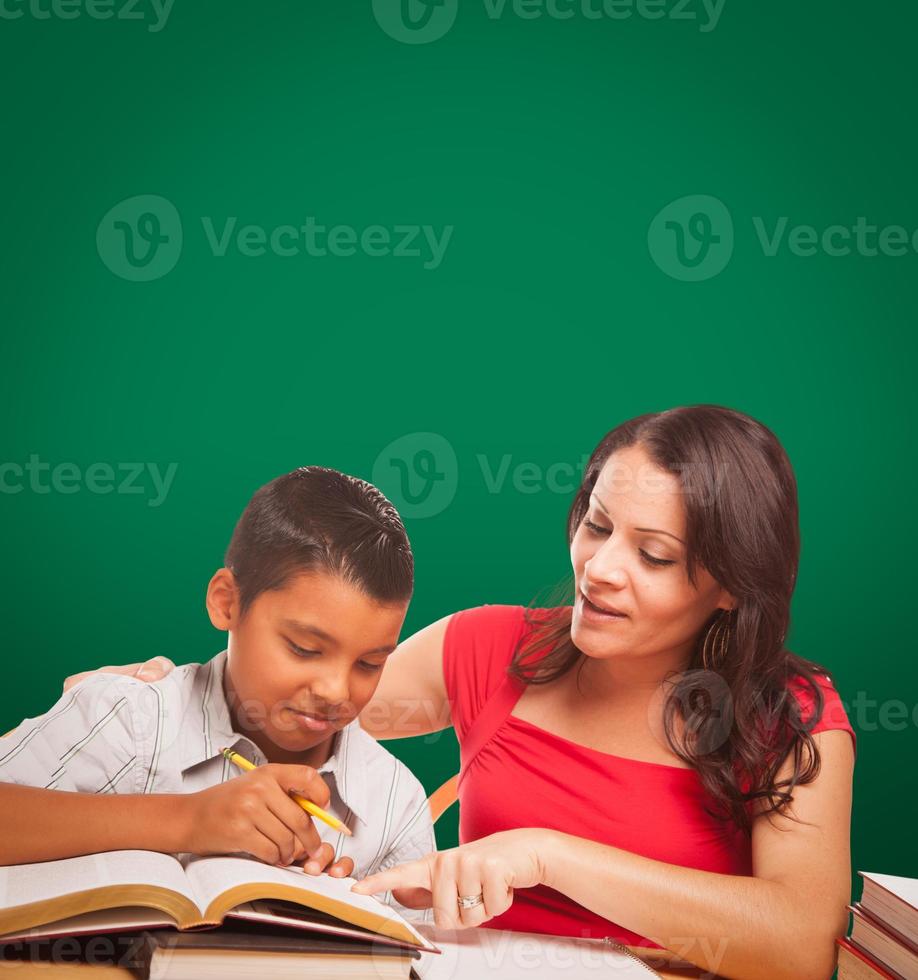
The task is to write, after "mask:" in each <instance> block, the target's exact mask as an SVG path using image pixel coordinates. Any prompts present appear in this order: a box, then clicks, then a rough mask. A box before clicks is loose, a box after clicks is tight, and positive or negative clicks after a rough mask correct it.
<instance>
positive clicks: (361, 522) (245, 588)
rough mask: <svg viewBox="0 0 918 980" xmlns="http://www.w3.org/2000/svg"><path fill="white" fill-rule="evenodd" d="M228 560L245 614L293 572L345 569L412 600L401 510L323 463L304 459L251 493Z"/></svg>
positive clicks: (384, 596) (377, 593) (382, 594)
mask: <svg viewBox="0 0 918 980" xmlns="http://www.w3.org/2000/svg"><path fill="white" fill-rule="evenodd" d="M224 564H225V565H226V567H227V568H228V569H229V570H230V571H231V572H232V573H233V575H234V576H235V579H236V584H237V586H238V587H239V594H240V607H241V612H242V614H243V615H244V614H245V611H246V610H247V609H248V607H249V606H250V605H251V604H252V602H253V601H254V600H255V599H256V598H257V597H258V596H259V595H261V593H262V592H266V591H268V590H269V589H280V588H283V586H284V584H285V583H286V581H287V579H289V578H290V576H291V575H295V574H297V573H300V572H310V571H314V570H320V571H325V572H330V573H332V574H336V575H340V576H341V578H342V579H343V580H344V581H346V582H348V583H349V584H351V585H354V586H356V587H357V588H358V589H360V590H361V591H362V592H364V593H365V594H366V595H368V596H369V597H370V598H372V599H375V600H377V601H378V602H407V601H408V600H409V599H410V598H411V593H412V590H413V588H414V557H413V555H412V553H411V545H410V543H409V541H408V535H407V534H406V532H405V527H404V525H403V524H402V520H401V518H400V517H399V516H398V511H397V510H396V509H395V508H394V507H393V506H392V504H391V503H390V502H389V501H388V500H387V499H386V497H385V496H384V495H383V494H382V493H380V491H379V490H377V489H376V487H374V486H373V485H372V484H370V483H367V482H366V481H365V480H360V479H358V478H357V477H354V476H347V475H346V474H344V473H339V472H338V471H337V470H331V469H326V468H325V467H322V466H301V467H299V468H298V469H295V470H294V471H293V472H292V473H285V474H284V475H283V476H279V477H277V479H275V480H272V481H271V482H270V483H266V484H265V485H264V486H263V487H261V489H260V490H258V491H256V493H255V495H254V496H253V497H252V499H251V500H250V501H249V503H248V505H247V506H246V508H245V510H244V511H243V512H242V516H241V517H240V518H239V522H238V523H237V524H236V529H235V530H234V531H233V537H232V540H231V541H230V543H229V547H228V548H227V549H226V554H225V556H224Z"/></svg>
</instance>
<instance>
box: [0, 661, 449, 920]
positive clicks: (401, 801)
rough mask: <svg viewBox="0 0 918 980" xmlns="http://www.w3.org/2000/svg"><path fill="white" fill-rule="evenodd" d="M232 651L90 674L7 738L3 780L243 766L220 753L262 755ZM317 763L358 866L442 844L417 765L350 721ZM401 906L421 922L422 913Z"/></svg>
mask: <svg viewBox="0 0 918 980" xmlns="http://www.w3.org/2000/svg"><path fill="white" fill-rule="evenodd" d="M225 667H226V651H225V650H224V651H223V652H222V653H220V654H218V655H217V656H216V657H214V658H213V659H212V660H211V661H209V662H208V663H206V664H185V665H183V666H180V667H176V668H175V670H173V671H172V672H171V673H170V674H169V675H168V676H166V677H165V678H163V679H162V680H161V681H156V682H154V683H145V682H143V681H140V680H138V679H137V678H134V677H125V676H123V675H120V674H95V675H93V676H91V677H87V678H85V679H84V680H83V681H81V682H80V683H79V684H77V685H76V686H75V687H73V688H71V690H69V691H68V692H66V693H65V694H64V695H63V696H62V697H61V699H60V700H59V701H58V702H57V704H55V705H54V707H52V708H51V709H50V710H49V711H47V712H45V714H43V715H40V716H39V717H37V718H27V719H25V721H23V722H22V723H21V724H20V725H19V726H18V727H17V728H16V729H15V730H14V731H12V732H11V733H10V734H9V735H7V736H5V737H4V738H0V782H6V783H18V784H20V785H23V786H38V787H42V788H45V789H58V790H70V791H73V792H81V793H124V794H127V793H196V792H198V791H200V790H204V789H208V788H209V787H211V786H215V785H217V784H218V783H221V782H225V781H226V780H227V779H231V778H232V777H233V776H236V775H238V774H239V770H238V769H237V768H236V767H235V766H234V765H232V763H230V762H228V761H227V760H226V759H225V758H224V757H223V756H222V755H221V752H220V750H221V749H222V748H232V749H235V750H236V751H237V752H239V754H240V755H243V756H245V757H246V758H248V759H249V761H251V762H254V763H255V764H256V765H263V764H264V763H266V762H267V759H266V758H265V756H264V754H263V753H262V752H261V750H260V749H259V748H258V746H257V745H255V743H254V742H252V741H251V739H249V738H247V737H246V736H245V735H242V734H240V733H239V732H237V731H235V730H234V728H233V723H232V720H231V718H230V712H229V706H228V705H227V703H226V696H225V693H224V687H223V675H224V670H225ZM318 772H319V773H321V774H322V775H323V777H324V778H325V781H326V783H327V785H328V788H329V791H330V793H331V799H330V802H329V805H328V807H327V808H326V809H328V810H329V812H331V813H333V814H334V815H335V816H336V817H338V819H339V820H341V821H342V822H343V823H345V824H346V825H347V827H348V828H349V829H350V830H351V831H352V833H353V836H352V837H347V836H346V835H345V834H342V833H341V832H340V831H336V830H333V829H332V828H331V827H329V826H327V825H326V824H325V823H323V822H322V821H320V820H316V821H314V824H315V827H316V830H317V831H318V834H319V837H320V838H321V839H322V840H323V841H327V842H328V843H330V844H331V845H332V846H333V847H334V849H335V858H336V859H337V858H339V857H342V856H346V857H350V858H353V861H354V876H355V877H357V878H363V877H365V876H366V875H368V874H372V873H373V872H376V871H380V870H383V869H385V868H389V867H392V866H393V865H395V864H401V863H403V862H405V861H413V860H415V859H417V858H419V857H423V856H424V855H425V854H428V853H430V852H431V851H433V850H435V849H436V842H435V839H434V832H433V824H432V822H431V818H430V809H429V807H428V804H427V799H426V796H425V793H424V788H423V787H422V786H421V783H420V782H419V781H418V779H417V778H416V777H415V776H414V775H413V774H412V773H411V771H410V770H409V769H408V768H407V767H406V766H405V765H404V764H403V763H402V762H400V761H399V760H398V759H396V758H395V756H394V755H392V754H391V753H390V752H388V751H387V750H386V749H384V748H383V747H382V746H381V745H380V744H379V743H378V742H377V741H376V740H375V739H373V738H372V737H371V736H369V735H368V734H367V733H366V732H365V731H363V729H362V728H361V727H360V724H359V722H358V721H356V720H355V721H353V722H351V723H350V724H349V725H347V726H346V727H345V728H343V729H341V730H340V731H339V732H337V733H336V734H335V736H334V741H333V749H332V754H331V755H330V757H329V758H328V761H327V762H325V764H324V765H322V766H321V767H319V769H318ZM386 900H387V901H389V902H390V904H393V905H396V907H397V908H399V911H401V912H403V914H406V915H410V916H411V918H413V919H414V920H415V921H417V920H418V919H424V918H427V916H423V915H419V914H417V913H406V912H405V910H404V909H402V908H401V906H398V905H397V903H395V902H394V901H392V899H391V896H390V895H388V894H387V896H386Z"/></svg>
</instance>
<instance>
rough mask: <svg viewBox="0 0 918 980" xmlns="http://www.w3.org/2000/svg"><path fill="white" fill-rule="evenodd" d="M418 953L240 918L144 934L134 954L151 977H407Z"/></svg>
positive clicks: (193, 979)
mask: <svg viewBox="0 0 918 980" xmlns="http://www.w3.org/2000/svg"><path fill="white" fill-rule="evenodd" d="M418 956H420V953H418V952H417V951H415V950H407V949H403V948H399V947H396V946H391V945H383V944H374V943H369V942H361V941H358V940H354V939H346V938H339V937H332V936H319V935H312V936H306V935H303V934H302V933H301V934H299V935H296V934H291V933H289V932H284V931H282V930H278V929H272V928H270V927H268V928H266V927H264V926H259V925H256V924H254V923H245V922H236V923H233V925H232V926H224V927H223V928H221V929H218V930H215V931H211V932H170V931H151V932H145V933H143V934H142V935H141V936H140V937H139V939H138V941H137V945H136V946H135V948H134V951H133V957H132V958H133V960H134V961H135V963H136V965H137V967H138V968H139V975H140V976H141V977H145V978H148V980H234V978H237V977H238V978H249V980H262V978H264V977H271V978H272V980H285V978H288V977H289V978H293V977H329V978H342V980H364V978H367V977H374V978H378V980H390V978H391V980H405V978H407V977H408V976H409V975H410V973H411V962H412V958H414V957H418Z"/></svg>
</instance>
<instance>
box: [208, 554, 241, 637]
mask: <svg viewBox="0 0 918 980" xmlns="http://www.w3.org/2000/svg"><path fill="white" fill-rule="evenodd" d="M205 604H206V606H207V614H208V615H209V616H210V621H211V623H213V625H214V627H215V628H216V629H218V630H223V631H224V632H225V631H227V630H231V629H233V627H234V626H235V625H236V622H237V620H238V618H239V589H238V587H237V586H236V578H235V576H234V575H233V573H232V572H231V571H230V570H229V569H228V568H220V569H218V570H217V571H216V572H214V576H213V578H212V579H211V580H210V582H209V583H208V584H207V598H206V599H205Z"/></svg>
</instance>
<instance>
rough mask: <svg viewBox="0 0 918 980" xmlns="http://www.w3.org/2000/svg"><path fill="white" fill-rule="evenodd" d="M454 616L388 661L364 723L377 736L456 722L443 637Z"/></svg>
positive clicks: (404, 644)
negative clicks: (446, 676)
mask: <svg viewBox="0 0 918 980" xmlns="http://www.w3.org/2000/svg"><path fill="white" fill-rule="evenodd" d="M451 618H452V617H451V616H444V617H443V619H439V620H437V622H435V623H431V624H430V626H425V627H424V629H422V630H419V631H418V632H417V633H415V634H414V635H413V636H409V637H408V639H407V640H403V641H402V642H401V643H400V644H399V645H398V646H397V647H396V649H395V651H394V652H393V653H392V655H391V656H390V657H389V659H388V660H387V661H386V666H385V668H384V669H383V672H382V677H381V679H380V681H379V686H378V687H377V688H376V693H375V694H374V695H373V700H372V701H370V703H369V704H368V705H367V706H366V707H365V708H364V709H363V711H362V712H361V713H360V726H361V728H363V729H364V731H366V732H369V734H370V735H372V736H373V737H374V738H377V739H387V738H410V737H411V736H413V735H429V734H430V733H432V732H439V731H442V730H443V729H444V728H449V727H450V725H451V724H452V719H451V715H450V705H449V700H448V698H447V696H446V681H445V680H444V678H443V639H444V637H445V636H446V627H447V626H448V625H449V621H450V619H451Z"/></svg>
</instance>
